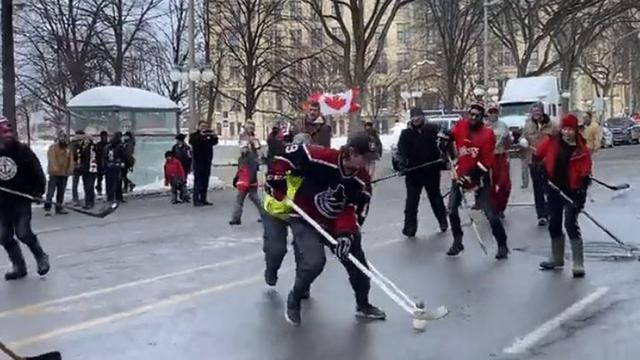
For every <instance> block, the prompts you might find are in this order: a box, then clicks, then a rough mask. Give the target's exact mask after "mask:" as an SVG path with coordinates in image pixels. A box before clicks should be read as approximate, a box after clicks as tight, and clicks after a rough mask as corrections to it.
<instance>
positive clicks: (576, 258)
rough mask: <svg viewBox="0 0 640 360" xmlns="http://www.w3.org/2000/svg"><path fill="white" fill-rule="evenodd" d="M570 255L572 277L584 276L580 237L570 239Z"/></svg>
mask: <svg viewBox="0 0 640 360" xmlns="http://www.w3.org/2000/svg"><path fill="white" fill-rule="evenodd" d="M571 257H572V258H573V277H574V278H582V277H584V274H585V271H584V252H583V248H582V239H571Z"/></svg>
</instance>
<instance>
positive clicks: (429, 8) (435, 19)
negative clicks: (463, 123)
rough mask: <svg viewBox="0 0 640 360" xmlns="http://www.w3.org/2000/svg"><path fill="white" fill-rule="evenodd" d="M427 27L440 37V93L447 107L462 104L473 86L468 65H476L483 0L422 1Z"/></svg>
mask: <svg viewBox="0 0 640 360" xmlns="http://www.w3.org/2000/svg"><path fill="white" fill-rule="evenodd" d="M420 4H421V5H422V6H421V7H420V10H419V11H425V12H426V13H427V14H426V15H427V16H426V18H427V19H429V20H428V23H427V24H426V26H427V29H425V30H432V31H433V32H434V33H435V35H436V37H437V47H438V49H439V51H437V52H436V58H435V59H434V60H435V61H436V63H437V64H440V65H439V66H440V67H441V69H440V76H441V84H442V86H441V92H442V100H443V103H444V107H445V108H447V109H452V108H453V107H455V106H456V105H458V106H463V105H464V102H465V100H466V98H467V92H468V90H465V89H469V88H470V86H468V82H469V78H468V75H469V67H470V66H473V65H475V63H474V62H473V59H472V58H471V55H472V51H473V50H474V49H475V48H476V46H477V45H478V42H479V39H480V35H481V33H482V32H481V30H482V28H481V27H482V25H481V24H482V10H483V9H482V6H483V1H482V0H471V1H466V0H422V1H421V3H420Z"/></svg>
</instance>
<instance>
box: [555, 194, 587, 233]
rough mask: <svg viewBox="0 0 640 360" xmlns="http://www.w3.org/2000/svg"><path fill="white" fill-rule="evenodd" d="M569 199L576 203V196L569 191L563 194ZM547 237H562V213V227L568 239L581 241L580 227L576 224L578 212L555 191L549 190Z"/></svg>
mask: <svg viewBox="0 0 640 360" xmlns="http://www.w3.org/2000/svg"><path fill="white" fill-rule="evenodd" d="M565 194H567V195H568V196H569V197H571V198H572V199H573V200H574V201H576V200H577V199H576V196H575V195H574V194H572V193H571V192H570V191H567V192H565ZM547 199H548V201H549V204H548V205H549V235H551V238H552V239H557V238H560V237H563V236H564V235H563V233H562V218H563V213H564V227H565V229H566V230H567V235H569V239H582V233H581V231H580V225H579V224H578V215H579V214H580V212H579V211H578V210H577V209H576V208H575V207H573V206H572V205H571V204H569V203H568V202H567V201H566V200H565V199H564V198H563V197H562V196H561V195H560V194H559V193H558V192H557V191H555V190H553V189H550V190H549V196H548V198H547Z"/></svg>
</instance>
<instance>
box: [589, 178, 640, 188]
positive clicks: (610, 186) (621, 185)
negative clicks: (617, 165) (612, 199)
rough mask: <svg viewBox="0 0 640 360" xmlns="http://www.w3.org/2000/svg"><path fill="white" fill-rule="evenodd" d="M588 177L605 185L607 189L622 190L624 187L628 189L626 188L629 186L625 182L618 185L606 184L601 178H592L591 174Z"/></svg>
mask: <svg viewBox="0 0 640 360" xmlns="http://www.w3.org/2000/svg"><path fill="white" fill-rule="evenodd" d="M590 178H591V180H593V181H594V182H596V183H598V184H600V185H602V186H604V187H606V188H607V189H610V190H613V191H618V190H624V189H628V188H630V187H631V185H629V184H627V183H623V184H619V185H611V184H607V183H606V182H604V181H602V180H598V179H596V178H594V177H593V176H591V177H590Z"/></svg>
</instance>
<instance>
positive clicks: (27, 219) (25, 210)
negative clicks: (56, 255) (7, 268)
mask: <svg viewBox="0 0 640 360" xmlns="http://www.w3.org/2000/svg"><path fill="white" fill-rule="evenodd" d="M14 235H15V236H16V237H17V238H18V240H20V241H21V242H22V243H24V244H25V245H27V247H29V250H31V252H32V253H33V255H34V256H35V257H36V258H39V257H41V256H42V255H43V254H44V251H43V250H42V248H41V247H40V243H39V242H38V237H37V236H36V235H35V234H34V233H33V230H32V229H31V202H29V201H21V200H17V201H13V202H12V203H11V204H1V205H0V245H2V246H3V247H4V248H5V250H7V253H8V255H9V257H10V260H11V262H12V263H14V264H15V263H16V262H19V261H20V260H22V263H23V264H24V259H23V258H22V253H21V252H20V246H19V245H18V243H17V242H16V240H15V239H14Z"/></svg>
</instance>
